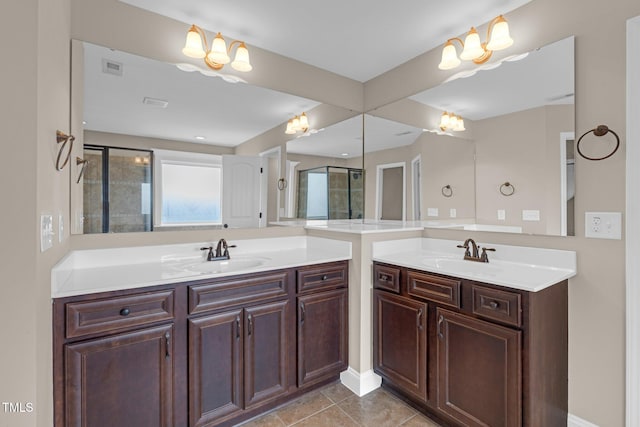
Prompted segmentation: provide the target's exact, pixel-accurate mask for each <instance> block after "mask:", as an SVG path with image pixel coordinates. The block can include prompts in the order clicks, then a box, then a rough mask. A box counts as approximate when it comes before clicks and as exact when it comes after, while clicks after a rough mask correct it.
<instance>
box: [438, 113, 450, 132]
mask: <svg viewBox="0 0 640 427" xmlns="http://www.w3.org/2000/svg"><path fill="white" fill-rule="evenodd" d="M447 127H449V113H447V112H446V111H445V112H444V113H442V116H440V129H442V130H445V129H446V128H447Z"/></svg>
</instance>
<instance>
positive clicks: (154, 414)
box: [64, 325, 174, 427]
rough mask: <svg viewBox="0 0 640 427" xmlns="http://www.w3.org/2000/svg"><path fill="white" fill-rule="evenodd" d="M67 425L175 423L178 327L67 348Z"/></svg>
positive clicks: (71, 345) (109, 338)
mask: <svg viewBox="0 0 640 427" xmlns="http://www.w3.org/2000/svg"><path fill="white" fill-rule="evenodd" d="M64 355H65V369H66V372H65V378H66V383H65V395H66V396H65V397H66V399H65V402H66V408H65V416H66V421H65V426H67V427H75V426H91V427H100V426H163V427H165V426H166V427H172V426H173V425H174V422H173V360H172V359H173V325H164V326H159V327H155V328H149V329H143V330H139V331H134V332H128V333H123V334H119V335H113V336H110V337H106V338H99V339H95V340H91V341H84V342H81V343H77V344H69V345H66V346H65V349H64Z"/></svg>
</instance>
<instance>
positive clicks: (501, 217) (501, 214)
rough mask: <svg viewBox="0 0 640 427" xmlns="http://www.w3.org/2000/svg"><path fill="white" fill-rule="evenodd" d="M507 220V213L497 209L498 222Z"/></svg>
mask: <svg viewBox="0 0 640 427" xmlns="http://www.w3.org/2000/svg"><path fill="white" fill-rule="evenodd" d="M506 219H507V212H506V211H505V210H504V209H498V220H499V221H504V220H506Z"/></svg>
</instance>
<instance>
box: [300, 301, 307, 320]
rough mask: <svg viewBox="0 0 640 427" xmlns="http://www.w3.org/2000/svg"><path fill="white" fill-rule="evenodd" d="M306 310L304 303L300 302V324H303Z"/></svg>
mask: <svg viewBox="0 0 640 427" xmlns="http://www.w3.org/2000/svg"><path fill="white" fill-rule="evenodd" d="M306 314H307V312H306V311H305V308H304V303H303V302H300V324H301V325H302V324H304V318H305V316H306Z"/></svg>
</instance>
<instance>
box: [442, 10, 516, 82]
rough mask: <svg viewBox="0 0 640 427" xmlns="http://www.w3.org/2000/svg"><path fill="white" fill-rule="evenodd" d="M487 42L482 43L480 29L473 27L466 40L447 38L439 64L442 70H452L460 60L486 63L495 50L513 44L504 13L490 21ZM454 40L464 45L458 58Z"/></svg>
mask: <svg viewBox="0 0 640 427" xmlns="http://www.w3.org/2000/svg"><path fill="white" fill-rule="evenodd" d="M487 40H488V41H487V42H485V43H482V42H481V41H480V36H479V35H478V31H476V29H475V28H474V27H471V29H470V30H469V32H468V33H467V36H466V38H465V39H464V42H463V41H462V40H461V39H459V38H458V37H453V38H450V39H449V40H447V42H446V43H445V45H444V48H443V49H442V60H441V61H440V64H439V65H438V68H440V69H441V70H451V69H452V68H456V67H457V66H458V65H460V60H461V59H462V60H464V61H473V62H474V63H476V64H484V63H485V62H487V61H488V60H489V58H491V54H492V53H493V51H495V50H502V49H506V48H508V47H509V46H511V45H512V44H513V39H512V38H511V36H510V35H509V24H507V21H506V19H504V17H503V16H502V15H500V16H497V17H495V18H493V19H492V20H491V22H489V26H488V28H487ZM453 42H458V43H460V45H461V46H462V53H460V58H458V52H457V51H456V47H455V46H454V44H453Z"/></svg>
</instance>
